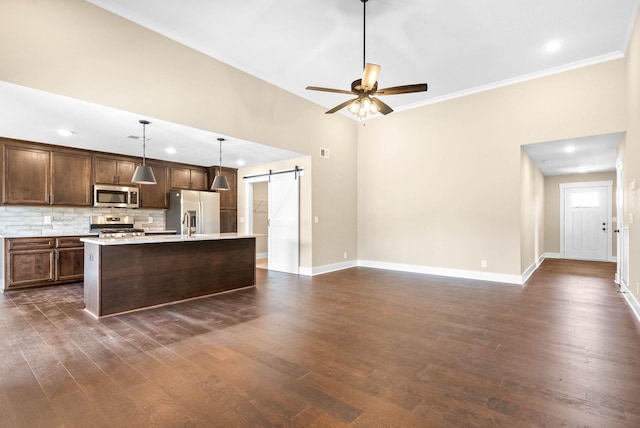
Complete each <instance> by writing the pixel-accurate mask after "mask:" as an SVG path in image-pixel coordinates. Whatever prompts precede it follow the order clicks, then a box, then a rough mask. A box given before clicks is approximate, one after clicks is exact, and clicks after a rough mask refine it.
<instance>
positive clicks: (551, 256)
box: [544, 253, 562, 259]
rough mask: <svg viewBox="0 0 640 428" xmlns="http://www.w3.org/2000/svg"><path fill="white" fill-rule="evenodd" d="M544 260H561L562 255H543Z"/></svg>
mask: <svg viewBox="0 0 640 428" xmlns="http://www.w3.org/2000/svg"><path fill="white" fill-rule="evenodd" d="M544 258H545V259H561V258H562V254H560V253H544Z"/></svg>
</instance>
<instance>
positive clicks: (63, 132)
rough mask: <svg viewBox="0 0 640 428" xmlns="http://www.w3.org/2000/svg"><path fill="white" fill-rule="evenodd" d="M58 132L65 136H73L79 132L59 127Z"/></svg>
mask: <svg viewBox="0 0 640 428" xmlns="http://www.w3.org/2000/svg"><path fill="white" fill-rule="evenodd" d="M58 134H60V135H62V136H63V137H71V136H72V135H75V134H77V132H73V131H69V130H68V129H58Z"/></svg>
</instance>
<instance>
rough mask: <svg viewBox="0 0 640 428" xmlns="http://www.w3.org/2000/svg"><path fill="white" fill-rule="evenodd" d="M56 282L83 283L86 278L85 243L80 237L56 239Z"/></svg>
mask: <svg viewBox="0 0 640 428" xmlns="http://www.w3.org/2000/svg"><path fill="white" fill-rule="evenodd" d="M55 258H56V281H57V282H68V281H82V279H83V277H84V243H82V242H81V241H80V237H79V236H71V237H63V238H57V239H56V257H55Z"/></svg>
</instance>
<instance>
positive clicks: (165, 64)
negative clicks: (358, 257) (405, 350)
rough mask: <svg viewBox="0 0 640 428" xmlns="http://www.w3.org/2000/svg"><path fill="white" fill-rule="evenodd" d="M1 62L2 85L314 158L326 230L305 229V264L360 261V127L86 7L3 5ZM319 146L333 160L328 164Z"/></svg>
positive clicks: (18, 0) (78, 3)
mask: <svg viewBox="0 0 640 428" xmlns="http://www.w3.org/2000/svg"><path fill="white" fill-rule="evenodd" d="M221 37H222V36H221ZM225 37H226V36H225ZM0 58H2V66H0V80H4V81H7V82H11V83H15V84H18V85H22V86H27V87H32V88H35V89H40V90H44V91H48V92H52V93H56V94H62V95H65V96H69V97H73V98H77V99H81V100H85V101H89V102H94V103H97V104H102V105H106V106H109V107H114V108H119V109H122V110H126V111H130V112H135V113H138V114H141V115H144V116H148V117H152V118H157V119H162V120H167V121H171V122H175V123H179V124H183V125H188V126H192V127H195V128H200V129H204V130H208V131H212V132H215V133H220V134H224V135H227V136H230V137H231V139H232V138H233V137H236V138H241V139H245V140H249V141H254V142H257V143H262V144H267V145H271V146H274V147H280V148H283V149H288V150H293V151H296V152H298V153H302V154H304V155H308V156H310V157H311V158H310V163H311V165H313V169H314V171H315V172H316V173H317V177H319V179H317V180H314V181H313V184H312V187H313V189H312V195H313V196H312V202H313V206H314V207H315V209H316V213H315V214H316V215H319V216H320V218H321V219H322V223H320V224H319V225H318V227H317V228H313V229H312V228H311V224H310V223H309V224H307V225H306V227H307V228H308V229H309V230H312V236H310V237H308V242H307V244H308V245H309V246H310V247H312V251H311V250H310V251H309V254H313V260H307V261H306V263H308V264H309V265H313V266H319V265H327V264H332V263H338V262H342V261H343V257H342V253H343V251H345V250H346V249H349V250H350V251H352V252H353V254H354V255H355V248H356V245H357V244H356V172H355V168H354V166H355V165H356V148H357V145H356V143H357V125H356V123H355V122H354V121H353V120H351V119H348V118H345V117H343V116H341V115H325V114H323V113H324V109H323V108H322V107H320V106H317V105H314V104H312V103H310V102H308V101H306V100H304V99H302V98H300V97H297V96H295V95H293V94H291V93H289V92H286V91H283V90H281V89H279V88H276V87H275V86H273V85H270V84H268V83H266V82H264V81H261V80H259V79H256V78H254V77H251V76H249V75H247V74H245V73H242V72H240V71H238V70H236V69H234V68H232V67H229V66H227V65H225V64H223V63H221V62H219V61H216V60H214V59H212V58H209V57H207V56H205V55H203V54H201V53H199V52H197V51H194V50H192V49H189V48H187V47H185V46H183V45H180V44H178V43H176V42H173V41H171V40H169V39H167V38H165V37H163V36H161V35H159V34H157V33H154V32H152V31H149V30H147V29H145V28H143V27H140V26H138V25H136V24H134V23H131V22H129V21H127V20H124V19H122V18H119V17H117V16H116V15H113V14H111V13H109V12H107V11H105V10H103V9H100V8H97V7H95V6H93V5H91V4H90V3H88V2H85V1H83V0H56V1H23V0H2V13H0ZM320 147H326V148H328V149H330V150H331V154H332V157H331V159H323V158H320V157H319V151H320ZM337 206H338V207H340V212H339V213H335V211H336V210H334V208H335V207H337ZM310 218H311V217H310V216H309V219H310ZM316 232H317V233H316Z"/></svg>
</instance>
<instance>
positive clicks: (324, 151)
mask: <svg viewBox="0 0 640 428" xmlns="http://www.w3.org/2000/svg"><path fill="white" fill-rule="evenodd" d="M320 157H322V158H327V159H329V149H323V148H322V147H321V148H320Z"/></svg>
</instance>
